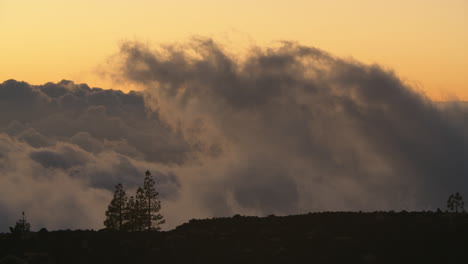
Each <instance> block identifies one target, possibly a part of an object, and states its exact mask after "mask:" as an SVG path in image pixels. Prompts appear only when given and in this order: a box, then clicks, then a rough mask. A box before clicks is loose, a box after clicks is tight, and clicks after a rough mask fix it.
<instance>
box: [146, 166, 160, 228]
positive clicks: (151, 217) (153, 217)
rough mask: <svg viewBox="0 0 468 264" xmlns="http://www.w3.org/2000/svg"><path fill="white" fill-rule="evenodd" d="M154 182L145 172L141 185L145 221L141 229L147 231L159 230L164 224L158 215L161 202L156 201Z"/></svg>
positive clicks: (148, 173) (156, 194)
mask: <svg viewBox="0 0 468 264" xmlns="http://www.w3.org/2000/svg"><path fill="white" fill-rule="evenodd" d="M155 184H156V182H155V181H154V179H153V177H152V176H151V173H150V172H149V171H146V172H145V180H144V183H143V189H142V191H143V193H142V194H143V198H144V200H142V201H143V206H142V209H143V210H144V216H145V219H144V220H145V221H144V222H143V227H144V228H145V229H146V230H148V231H151V230H155V231H158V230H160V227H159V226H160V225H161V224H164V223H165V221H164V218H163V216H162V215H161V214H159V210H161V201H159V200H158V195H159V193H158V192H157V191H156V188H155Z"/></svg>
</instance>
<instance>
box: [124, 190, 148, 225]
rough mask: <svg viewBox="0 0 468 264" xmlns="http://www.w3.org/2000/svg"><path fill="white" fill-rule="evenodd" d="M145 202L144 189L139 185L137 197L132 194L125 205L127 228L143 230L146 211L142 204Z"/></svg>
mask: <svg viewBox="0 0 468 264" xmlns="http://www.w3.org/2000/svg"><path fill="white" fill-rule="evenodd" d="M144 202H145V197H144V195H143V189H142V188H141V187H138V189H137V192H136V197H134V196H130V199H128V203H127V205H126V207H125V215H124V216H125V230H127V231H143V222H144V219H145V211H144V209H143V206H142V205H143V203H144Z"/></svg>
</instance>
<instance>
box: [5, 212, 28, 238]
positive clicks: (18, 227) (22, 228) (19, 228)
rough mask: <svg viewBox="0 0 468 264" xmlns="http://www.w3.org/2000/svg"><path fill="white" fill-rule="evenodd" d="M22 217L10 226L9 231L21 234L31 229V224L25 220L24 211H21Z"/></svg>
mask: <svg viewBox="0 0 468 264" xmlns="http://www.w3.org/2000/svg"><path fill="white" fill-rule="evenodd" d="M21 214H22V217H21V219H20V220H18V221H16V224H15V227H10V232H11V233H13V234H22V233H26V232H30V231H31V225H30V224H29V223H28V222H27V221H26V216H25V215H24V212H22V213H21Z"/></svg>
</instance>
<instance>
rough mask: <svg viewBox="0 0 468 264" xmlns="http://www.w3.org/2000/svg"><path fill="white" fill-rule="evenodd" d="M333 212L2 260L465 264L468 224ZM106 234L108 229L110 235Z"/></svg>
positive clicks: (30, 243) (95, 238)
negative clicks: (463, 263)
mask: <svg viewBox="0 0 468 264" xmlns="http://www.w3.org/2000/svg"><path fill="white" fill-rule="evenodd" d="M450 215H451V213H443V214H440V213H436V212H373V213H358V212H329V213H309V214H305V215H293V216H269V217H254V216H241V215H236V216H235V217H224V218H212V219H200V220H190V221H189V222H188V223H185V224H183V225H180V226H178V227H177V228H176V229H174V230H170V231H161V232H108V231H105V230H102V231H90V230H75V231H70V230H66V231H49V232H31V233H30V234H28V235H27V236H22V237H13V236H10V235H9V234H7V235H2V234H0V259H2V258H4V257H6V256H8V255H12V256H16V257H17V258H19V259H23V260H26V261H27V262H28V263H31V264H35V263H38V264H39V263H91V264H93V263H96V264H98V263H99V264H102V263H113V264H116V263H118V264H120V263H140V264H145V263H155V262H160V263H166V262H167V263H236V264H237V263H461V262H464V260H466V259H468V251H467V250H466V245H467V244H468V216H467V215H464V214H460V215H459V217H456V218H453V222H454V224H451V223H450ZM106 230H107V229H106Z"/></svg>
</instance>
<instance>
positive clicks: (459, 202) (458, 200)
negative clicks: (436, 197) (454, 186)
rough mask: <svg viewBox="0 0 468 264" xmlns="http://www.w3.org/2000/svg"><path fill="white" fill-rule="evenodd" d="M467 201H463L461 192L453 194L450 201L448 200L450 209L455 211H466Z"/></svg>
mask: <svg viewBox="0 0 468 264" xmlns="http://www.w3.org/2000/svg"><path fill="white" fill-rule="evenodd" d="M464 206H465V203H464V202H463V197H462V196H461V195H460V193H458V192H457V193H456V194H451V195H450V197H449V199H448V201H447V208H448V209H449V210H450V211H452V212H453V211H455V213H458V211H459V210H460V212H464V211H465V208H464Z"/></svg>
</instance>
